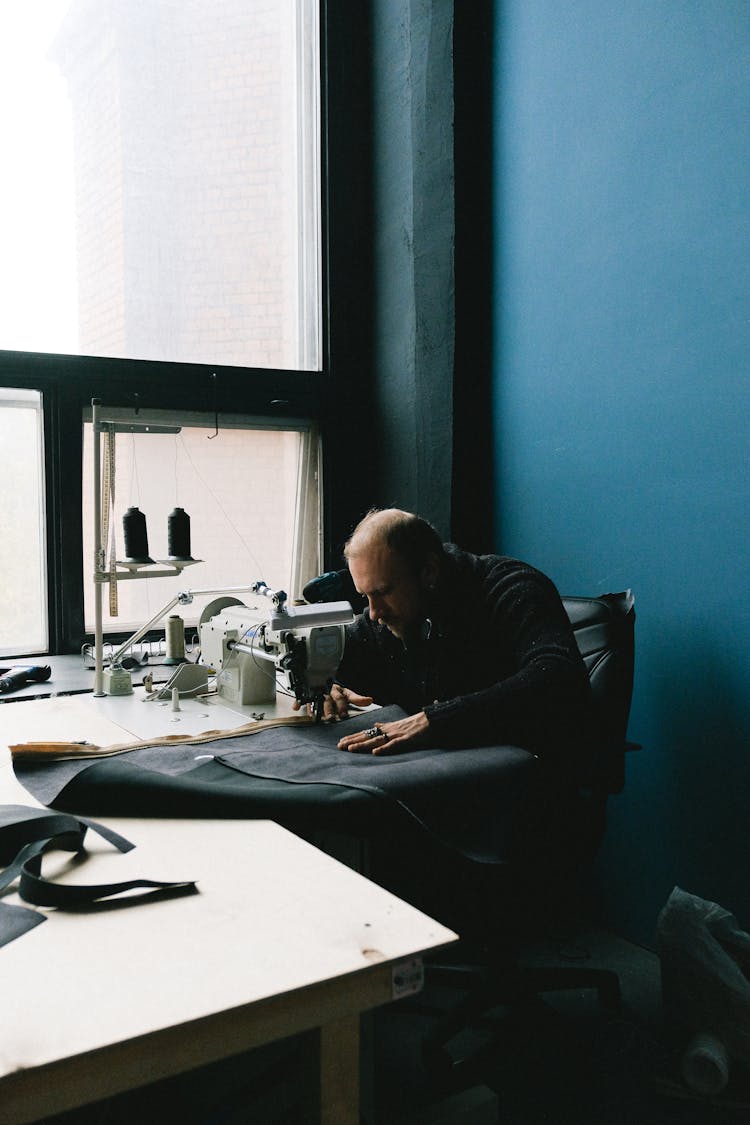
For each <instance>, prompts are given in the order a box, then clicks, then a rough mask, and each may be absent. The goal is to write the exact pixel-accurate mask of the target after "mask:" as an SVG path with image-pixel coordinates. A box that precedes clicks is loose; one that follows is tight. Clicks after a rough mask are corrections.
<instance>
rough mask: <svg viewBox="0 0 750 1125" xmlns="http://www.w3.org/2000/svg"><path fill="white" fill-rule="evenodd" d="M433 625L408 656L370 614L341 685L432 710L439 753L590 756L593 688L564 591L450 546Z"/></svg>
mask: <svg viewBox="0 0 750 1125" xmlns="http://www.w3.org/2000/svg"><path fill="white" fill-rule="evenodd" d="M445 551H446V560H445V566H444V568H443V572H442V575H441V581H440V584H439V586H438V589H437V591H436V595H435V601H434V606H433V609H432V615H431V619H430V621H429V622H425V626H424V628H423V629H422V630H421V634H420V636H419V638H418V639H417V640H415V641H414V642H413V643H410V644H409V646H408V648H407V647H405V646H404V645H403V643H402V642H401V640H399V639H398V638H397V637H394V636H393V634H392V633H390V632H389V631H388V629H386V628H385V626H382V625H378V624H377V623H375V622H373V621H371V620H370V617H369V614H368V612H367V610H365V611H364V613H362V614H360V615H359V616H358V617H357V618H356V620H355V621H354V623H353V624H352V625H350V626H348V627H347V640H346V648H345V652H344V657H343V660H342V662H341V665H340V667H339V670H338V672H337V675H336V680H337V681H338V682H339V683H340V684H342V685H343V686H345V687H349V688H352V689H353V690H355V691H357V692H360V693H361V694H364V695H371V696H372V697H373V699H374V700H375V702H376V703H379V704H382V705H386V704H389V703H396V704H398V705H399V706H400V707H402V708H403V709H404V710H405V711H406V712H408V713H409V714H414V713H416V712H417V711H421V710H424V711H425V713H426V715H427V717H428V719H429V721H430V728H431V732H432V735H433V738H434V740H435V741H437V743H438V744H439V745H445V746H454V747H460V746H477V745H482V744H484V745H488V744H489V745H492V744H498V745H500V744H505V745H507V744H512V745H515V746H521V747H524V748H525V749H528V750H531V751H533V752H534V753H537V754H539V755H540V756H547V757H554V758H559V756H561V755H562V756H563V757H565V758H567V757H568V755H569V753H570V752H571V751H573V750H582V749H583V741H584V740H585V737H586V730H587V727H588V709H589V681H588V676H587V673H586V669H585V666H584V663H583V660H582V658H581V655H580V653H579V651H578V647H577V645H576V642H575V638H574V636H573V631H572V629H571V626H570V622H569V620H568V617H567V614H566V613H565V609H564V607H563V604H562V601H561V599H560V595H559V594H558V592H557V590H556V589H555V586H554V585H553V583H552V582H551V581H550V579H549V578H547V577H546V576H545V575H543V574H542V573H541V572H540V571H538V570H535V569H534V568H533V567H531V566H529V565H527V564H526V563H523V562H519V561H518V560H516V559H511V558H506V557H503V556H499V555H481V556H479V555H472V554H469V553H468V552H467V551H462V550H460V549H459V548H458V547H455V546H453V545H452V544H446V545H445Z"/></svg>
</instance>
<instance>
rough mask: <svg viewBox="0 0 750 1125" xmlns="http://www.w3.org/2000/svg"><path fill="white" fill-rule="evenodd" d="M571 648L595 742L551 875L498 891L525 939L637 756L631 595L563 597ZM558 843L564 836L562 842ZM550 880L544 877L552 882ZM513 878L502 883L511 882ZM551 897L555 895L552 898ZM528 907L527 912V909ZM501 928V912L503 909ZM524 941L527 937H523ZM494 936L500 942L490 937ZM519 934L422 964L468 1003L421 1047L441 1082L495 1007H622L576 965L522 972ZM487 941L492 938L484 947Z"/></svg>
mask: <svg viewBox="0 0 750 1125" xmlns="http://www.w3.org/2000/svg"><path fill="white" fill-rule="evenodd" d="M563 604H564V606H565V609H566V612H567V614H568V616H569V618H570V620H571V624H572V626H573V630H574V634H575V638H576V641H577V643H578V647H579V649H580V651H581V654H582V656H583V659H584V662H585V664H586V668H587V670H588V674H589V680H590V683H591V690H592V696H593V707H594V718H595V729H596V737H595V740H594V742H593V745H592V748H591V752H590V754H589V755H588V757H587V761H586V763H585V768H584V771H583V776H582V777H581V784H580V786H579V787H578V792H577V793H576V799H575V800H574V801H573V803H572V804H571V805H570V806H569V808H568V809H567V810H566V813H565V815H567V816H569V817H570V818H572V820H573V822H574V824H573V826H574V831H573V832H572V833H571V835H570V837H569V841H570V847H569V848H568V854H567V855H564V854H562V853H561V850H560V837H558V838H554V839H553V840H552V842H551V846H550V848H549V859H550V861H551V867H550V869H549V871H548V872H546V873H545V871H544V868H543V864H544V857H543V856H537V857H535V859H534V862H533V864H532V865H531V866H530V867H529V868H526V867H524V865H523V863H522V862H521V861H520V860H519V861H518V862H517V863H516V864H515V866H516V870H515V871H514V870H513V867H514V861H513V860H511V861H510V869H511V870H510V871H508V870H506V871H505V872H504V874H505V876H506V879H505V883H504V886H505V887H506V889H507V888H508V887H510V889H511V894H512V893H513V890H514V889H515V891H516V892H519V891H523V892H525V893H523V895H522V898H523V901H522V902H521V903H520V904H519V903H518V902H517V901H514V900H513V899H512V898H511V899H508V900H505V903H504V904H501V905H504V907H505V914H506V916H507V917H509V918H513V919H517V918H518V914H519V911H520V914H521V916H522V918H523V912H524V910H526V911H528V912H529V919H528V922H529V928H530V930H531V932H532V933H534V932H535V927H537V926H538V925H539V924H540V917H541V918H544V919H549V917H550V916H552V917H554V911H555V909H556V907H560V906H561V905H562V903H563V901H564V900H565V899H566V896H567V892H568V889H569V887H570V885H571V882H573V881H575V879H576V878H577V877H578V876H579V875H580V873H581V871H582V870H583V869H584V868H585V867H586V865H587V864H588V863H590V861H591V860H592V859H593V858H594V856H595V854H596V852H597V851H598V848H599V844H600V843H601V839H602V837H603V834H604V828H605V823H606V815H605V809H606V803H607V798H608V797H609V796H610V794H614V793H619V792H620V791H621V790H622V788H623V786H624V780H625V752H626V751H627V750H629V749H636V745H635V744H634V743H629V742H627V740H626V732H627V725H628V718H629V713H630V704H631V698H632V692H633V666H634V625H635V602H634V598H633V594H632V593H631V591H630V590H627V591H625V592H623V593H618V594H603V595H600V596H599V597H595V598H581V597H571V598H563ZM562 838H564V834H563V837H562ZM550 872H551V874H550ZM509 875H510V876H511V878H510V879H508V876H509ZM553 889H554V891H555V892H556V893H555V894H552V893H551V892H552V891H553ZM530 907H533V908H534V909H533V910H531V909H530ZM499 916H500V920H501V921H502V917H503V912H502V910H501V912H500V914H499ZM525 932H526V933H528V929H527V930H526V931H525ZM495 938H497V935H495ZM514 939H515V943H518V942H520V937H519V932H516V933H514V934H511V935H508V934H506V935H505V936H504V937H503V939H502V940H499V941H498V940H495V944H494V945H490V946H489V948H486V949H485V950H484V957H483V963H480V964H469V965H463V964H458V965H443V964H428V966H427V968H426V979H427V981H428V983H429V982H431V983H434V984H440V985H448V986H451V987H458V988H459V989H461V990H462V991H465V993H466V994H465V998H464V999H463V1000H462V1001H461V1002H460V1003H459V1004H458V1005H457V1006H455V1007H454V1008H452V1009H450V1010H448V1011H447V1012H446V1013H444V1014H442V1016H441V1017H440V1018H438V1019H437V1021H436V1023H435V1024H434V1026H433V1027H432V1029H431V1030H430V1031H429V1032H428V1033H427V1035H426V1037H425V1038H424V1040H423V1060H424V1063H425V1065H426V1067H427V1068H428V1069H429V1070H430V1071H431V1072H433V1073H434V1074H436V1075H443V1076H444V1077H445V1076H447V1075H448V1074H450V1073H451V1072H453V1076H454V1077H456V1076H457V1073H458V1072H459V1071H460V1070H461V1069H467V1068H468V1067H469V1065H470V1063H471V1059H470V1058H454V1056H453V1055H452V1054H451V1052H450V1049H449V1046H448V1044H449V1043H450V1041H451V1040H452V1039H454V1038H455V1037H456V1036H457V1035H458V1033H459V1032H460V1031H462V1030H464V1029H466V1028H469V1027H470V1026H472V1025H473V1024H476V1022H477V1021H480V1022H481V1019H482V1016H483V1015H484V1014H486V1013H488V1012H490V1011H492V1010H493V1009H495V1008H501V1007H502V1008H506V1009H508V1008H509V1009H512V1010H516V1011H520V1010H524V1009H525V1010H526V1011H528V1012H531V1013H532V1018H533V1012H534V1011H535V1009H537V1008H538V1006H539V1004H540V1003H541V998H540V997H541V994H542V993H548V992H556V991H559V990H566V989H595V990H596V991H597V993H598V998H599V1002H600V1004H601V1005H602V1007H603V1008H604V1009H605V1010H608V1011H613V1012H616V1011H618V1010H619V1009H620V1006H621V997H620V986H619V980H618V978H617V975H616V973H614V972H612V971H610V970H606V969H592V968H589V967H585V966H581V965H579V964H571V965H565V966H549V967H547V966H543V965H542V966H524V965H521V964H520V963H519V962H518V959H517V950H516V948H515V944H514ZM490 940H492V939H490Z"/></svg>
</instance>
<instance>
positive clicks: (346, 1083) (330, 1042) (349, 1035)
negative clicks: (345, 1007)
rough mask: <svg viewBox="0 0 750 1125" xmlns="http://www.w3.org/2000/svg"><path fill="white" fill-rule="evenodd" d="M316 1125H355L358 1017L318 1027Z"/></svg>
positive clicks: (357, 1091)
mask: <svg viewBox="0 0 750 1125" xmlns="http://www.w3.org/2000/svg"><path fill="white" fill-rule="evenodd" d="M319 1034H320V1125H359V1121H360V1115H359V1016H358V1015H354V1016H344V1017H343V1018H341V1019H338V1020H332V1021H331V1022H330V1023H327V1024H324V1025H323V1026H322V1027H321V1028H320V1032H319Z"/></svg>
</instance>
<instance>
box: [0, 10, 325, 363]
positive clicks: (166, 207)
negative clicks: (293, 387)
mask: <svg viewBox="0 0 750 1125" xmlns="http://www.w3.org/2000/svg"><path fill="white" fill-rule="evenodd" d="M317 19H318V5H317V3H316V2H315V0H33V3H29V2H28V0H4V2H3V4H2V5H0V98H1V99H2V104H3V105H4V106H5V107H6V112H4V113H3V115H2V125H1V126H0V130H1V131H0V141H1V142H2V151H3V161H4V168H5V170H6V171H5V173H4V175H3V177H2V180H1V181H0V244H2V246H3V270H2V273H1V274H0V309H2V313H1V314H0V348H5V349H13V350H24V351H49V352H60V353H80V354H85V355H99V356H114V357H124V358H135V359H151V360H169V361H179V362H201V363H202V362H205V363H211V364H227V365H235V366H242V367H261V368H284V369H295V370H318V369H319V368H320V362H321V357H320V338H321V332H320V319H321V300H320V286H321V281H320V276H321V269H320V192H319V178H320V176H319V172H320V169H319V155H318V154H319V133H320V129H319V93H318V88H319V77H318V25H317Z"/></svg>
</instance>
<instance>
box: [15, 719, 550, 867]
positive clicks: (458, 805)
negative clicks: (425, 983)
mask: <svg viewBox="0 0 750 1125" xmlns="http://www.w3.org/2000/svg"><path fill="white" fill-rule="evenodd" d="M403 714H404V712H403V711H401V709H400V708H398V707H388V708H382V709H380V710H378V711H369V712H366V713H364V714H361V715H357V716H356V717H353V718H350V719H348V720H346V721H345V722H341V723H330V724H329V723H320V724H316V725H314V726H309V727H308V726H305V727H277V728H274V729H269V730H264V731H262V732H260V733H258V734H253V735H247V736H240V737H234V738H226V739H216V740H214V741H212V742H206V743H201V744H199V745H192V746H191V745H182V746H167V747H165V746H155V747H142V748H139V749H137V750H131V751H127V752H126V753H124V754H122V755H120V756H118V757H117V758H110V759H104V760H102V761H101V762H94V763H92V762H91V761H90V760H89V761H76V762H61V763H57V764H56V763H48V764H45V765H43V766H42V765H31V766H29V765H28V764H26V763H20V762H19V763H17V764H16V767H15V768H16V775H17V776H18V778H19V780H20V781H21V782H22V784H24V785H25V786H26V787H27V788H28V789H29V790H30V791H31V792H32V793H34V795H35V796H36V797H37V798H38V799H40V800H44V801H45V803H48V804H51V803H53V802H57V803H58V805H59V804H60V802H61V800H72V794H73V793H74V792H75V799H76V800H77V801H78V802H81V801H83V802H84V805H83V806H82V807H85V809H86V811H87V812H88V813H94V814H96V815H102V813H103V812H110V811H111V805H108V804H106V803H105V805H104V806H102V807H97V784H102V783H103V781H104V779H107V780H106V785H107V786H108V788H109V790H111V786H112V779H113V778H114V777H121V778H122V780H123V785H124V786H125V787H126V788H127V789H128V790H129V800H130V802H131V804H130V806H127V805H126V806H125V807H123V806H122V805H121V806H120V808H119V811H120V812H121V813H123V812H124V813H125V814H127V813H128V812H129V814H130V815H149V814H150V815H154V805H153V803H151V804H149V803H148V802H147V803H146V806H145V807H147V808H148V810H149V811H148V812H146V811H145V807H144V803H143V802H142V801H141V799H140V794H139V778H140V780H141V781H142V782H143V783H144V784H145V785H147V786H148V778H149V776H151V777H153V775H154V774H156V775H159V778H160V780H161V782H162V784H163V783H164V782H168V781H169V779H172V780H173V783H174V788H175V789H177V790H182V792H183V793H184V786H183V783H184V782H187V781H194V782H196V783H197V782H199V780H200V779H201V778H203V777H205V776H206V771H205V770H204V769H202V768H201V767H204V766H205V764H206V762H207V761H211V757H212V759H213V761H212V765H213V766H214V769H213V770H212V771H211V782H210V784H208V785H207V786H206V802H207V808H208V807H210V810H211V811H210V812H206V813H205V815H222V813H221V811H220V809H221V802H220V801H217V795H216V794H217V781H216V767H224V768H225V769H226V770H227V775H226V776H224V777H223V779H222V782H220V783H219V784H222V783H223V787H224V789H225V790H226V791H227V800H226V808H227V812H226V814H225V815H230V816H237V815H239V811H240V810H239V809H238V804H237V796H238V794H239V795H244V798H245V801H244V806H245V807H246V810H247V811H246V815H247V816H249V817H251V816H263V817H268V816H269V815H270V816H273V818H274V819H278V820H280V821H281V822H282V823H289V820H290V814H291V813H292V812H297V813H299V812H300V811H301V810H300V803H299V802H298V801H296V800H295V796H296V794H298V793H299V790H300V789H303V790H304V789H309V791H310V794H311V796H312V795H314V805H315V808H314V811H315V816H316V818H317V821H318V824H319V827H321V828H326V827H331V824H330V820H329V812H330V810H331V807H332V805H333V804H335V803H336V794H337V793H343V792H347V793H348V794H350V795H351V794H355V795H358V797H359V804H360V806H362V805H367V806H368V808H367V812H368V813H369V814H371V813H372V809H371V808H370V807H369V806H372V805H373V803H378V807H379V808H380V809H382V810H383V811H384V812H387V811H388V810H393V809H394V808H396V809H397V810H398V811H399V813H400V814H402V815H406V816H408V817H410V818H411V819H412V820H415V821H417V822H418V824H419V825H421V826H422V828H423V829H424V830H425V831H427V832H429V833H430V834H431V835H433V836H436V837H437V838H438V839H440V841H441V842H442V843H444V844H446V845H447V846H449V847H451V848H455V849H457V850H458V851H460V852H462V853H463V854H464V855H466V856H468V857H470V858H472V859H476V860H479V861H481V862H501V861H503V860H504V859H505V858H506V856H507V845H508V839H509V834H510V832H511V831H512V828H513V826H514V813H515V810H516V808H517V806H518V803H519V799H520V797H521V796H522V794H523V792H524V790H525V788H526V786H527V784H528V782H529V780H530V778H531V776H532V775H533V774H534V772H535V771H534V770H533V768H532V767H533V766H534V764H535V759H534V758H533V756H532V755H531V754H529V753H528V752H527V751H525V750H520V749H518V748H517V747H512V746H494V747H492V746H484V747H477V748H474V749H466V750H423V751H412V752H410V753H408V754H398V755H394V756H393V757H388V756H377V757H376V756H374V755H372V754H369V753H368V754H350V753H346V752H344V751H341V750H338V749H337V747H336V744H337V742H338V740H339V739H340V738H341V736H342V735H343V734H344V733H351V732H352V731H358V730H364V729H365V728H366V727H369V726H371V725H372V724H373V722H378V721H379V722H388V721H389V720H393V719H397V718H400V717H402V716H403ZM118 767H119V768H118ZM230 771H231V772H230ZM71 782H75V784H71ZM273 782H275V783H278V784H277V786H276V789H275V790H274V791H273V797H272V799H271V800H270V803H269V788H268V786H269V783H273ZM261 789H262V793H263V800H262V802H261V803H260V804H258V803H256V800H255V797H256V795H257V793H258V792H259V791H260V790H261ZM66 790H67V792H64V791H66ZM295 791H296V792H295ZM162 793H163V802H164V803H163V806H162V807H163V810H164V811H163V812H162V813H159V812H158V811H157V815H178V814H179V806H177V807H175V806H172V805H171V804H170V785H169V784H166V785H163V788H162ZM328 794H330V798H329V797H328ZM152 795H153V786H152V787H151V791H150V793H149V799H150V798H151V797H152ZM192 796H193V801H194V802H195V798H196V796H197V798H198V802H197V803H198V805H199V804H200V786H199V785H198V792H197V794H196V793H195V792H194V793H193V795H192ZM102 799H103V800H106V801H109V800H110V796H109V792H108V794H107V797H106V799H105V798H104V795H103V792H102ZM66 807H67V806H66ZM156 807H157V810H158V807H159V806H158V805H157V806H156ZM192 807H193V808H195V803H194V804H193V806H192ZM240 807H242V801H241V802H240ZM217 809H218V810H219V811H217ZM310 811H311V810H310V808H309V807H308V808H306V809H305V810H304V812H305V815H306V817H307V819H308V822H309V817H310ZM376 811H377V810H376ZM193 815H196V814H195V813H194V814H193ZM198 815H200V814H198ZM367 819H368V821H371V819H372V817H371V816H368V818H367Z"/></svg>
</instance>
